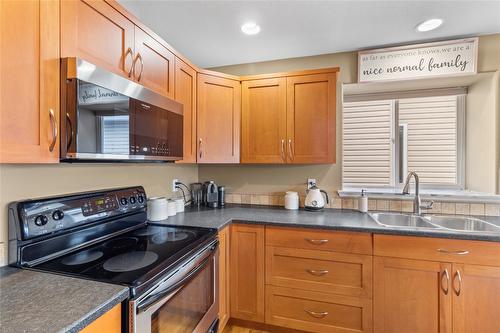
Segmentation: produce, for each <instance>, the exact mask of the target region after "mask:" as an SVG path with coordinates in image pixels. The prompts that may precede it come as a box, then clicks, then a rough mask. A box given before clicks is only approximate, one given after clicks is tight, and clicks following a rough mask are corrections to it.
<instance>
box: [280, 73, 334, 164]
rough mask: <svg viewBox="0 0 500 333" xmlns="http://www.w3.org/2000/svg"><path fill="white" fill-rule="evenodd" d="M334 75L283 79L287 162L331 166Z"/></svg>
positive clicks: (332, 160) (332, 156)
mask: <svg viewBox="0 0 500 333" xmlns="http://www.w3.org/2000/svg"><path fill="white" fill-rule="evenodd" d="M335 89H336V74H335V73H327V74H314V75H302V76H294V77H288V78H287V100H288V101H287V148H288V154H287V158H288V163H335V145H336V142H335V141H336V138H335V121H336V119H335V117H336V114H335V105H336V97H335V94H336V92H335Z"/></svg>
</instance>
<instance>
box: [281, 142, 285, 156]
mask: <svg viewBox="0 0 500 333" xmlns="http://www.w3.org/2000/svg"><path fill="white" fill-rule="evenodd" d="M281 159H282V160H283V161H285V159H286V156H285V140H284V139H281Z"/></svg>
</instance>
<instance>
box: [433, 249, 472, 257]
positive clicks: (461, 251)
mask: <svg viewBox="0 0 500 333" xmlns="http://www.w3.org/2000/svg"><path fill="white" fill-rule="evenodd" d="M437 250H438V252H441V253H446V254H456V255H460V256H463V255H466V254H469V251H467V250H447V249H437Z"/></svg>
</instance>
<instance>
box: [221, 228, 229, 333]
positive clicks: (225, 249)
mask: <svg viewBox="0 0 500 333" xmlns="http://www.w3.org/2000/svg"><path fill="white" fill-rule="evenodd" d="M229 230H230V227H229V226H228V227H225V228H224V229H222V230H221V231H219V332H222V331H223V330H224V327H225V326H226V324H227V321H228V320H229V316H230V308H229V305H230V300H229V290H230V289H229V288H230V286H229V260H230V256H229V253H230V247H229V246H230V241H229V239H230V238H229V237H230V231H229Z"/></svg>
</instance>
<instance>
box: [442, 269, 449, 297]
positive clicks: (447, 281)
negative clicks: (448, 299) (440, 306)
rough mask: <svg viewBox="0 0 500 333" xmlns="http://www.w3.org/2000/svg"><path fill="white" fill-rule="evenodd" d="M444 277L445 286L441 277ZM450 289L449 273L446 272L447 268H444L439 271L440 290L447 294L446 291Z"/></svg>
mask: <svg viewBox="0 0 500 333" xmlns="http://www.w3.org/2000/svg"><path fill="white" fill-rule="evenodd" d="M444 277H446V288H445V287H444V285H443V278H444ZM449 289H450V273H448V269H445V270H444V271H442V272H441V290H442V291H443V293H444V294H445V295H448V291H449Z"/></svg>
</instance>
